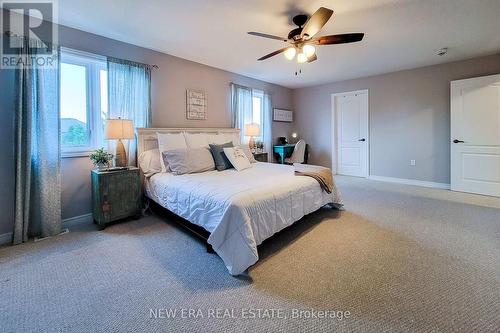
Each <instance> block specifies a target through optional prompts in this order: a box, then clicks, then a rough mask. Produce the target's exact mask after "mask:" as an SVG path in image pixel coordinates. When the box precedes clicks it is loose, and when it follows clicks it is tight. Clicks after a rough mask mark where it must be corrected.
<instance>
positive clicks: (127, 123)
mask: <svg viewBox="0 0 500 333" xmlns="http://www.w3.org/2000/svg"><path fill="white" fill-rule="evenodd" d="M133 138H134V122H133V121H132V120H128V119H108V120H106V131H105V139H107V140H119V139H133Z"/></svg>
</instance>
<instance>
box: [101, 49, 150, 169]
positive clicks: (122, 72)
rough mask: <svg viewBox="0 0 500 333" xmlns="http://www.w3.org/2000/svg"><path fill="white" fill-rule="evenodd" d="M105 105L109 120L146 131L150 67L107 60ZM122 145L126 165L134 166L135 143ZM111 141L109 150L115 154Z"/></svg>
mask: <svg viewBox="0 0 500 333" xmlns="http://www.w3.org/2000/svg"><path fill="white" fill-rule="evenodd" d="M108 103H109V108H108V110H109V115H108V116H109V118H110V119H116V118H118V117H120V118H122V119H130V120H133V121H134V127H135V128H138V127H149V125H150V124H151V66H150V65H145V64H141V63H137V62H133V61H128V60H122V59H116V58H108ZM128 141H129V142H128V144H127V143H125V142H124V144H125V147H126V149H127V146H128V151H127V158H128V165H136V160H137V157H136V155H137V143H136V141H135V140H128ZM115 144H116V143H115V142H114V141H110V144H109V146H108V149H109V151H110V152H114V151H115V150H114V145H115Z"/></svg>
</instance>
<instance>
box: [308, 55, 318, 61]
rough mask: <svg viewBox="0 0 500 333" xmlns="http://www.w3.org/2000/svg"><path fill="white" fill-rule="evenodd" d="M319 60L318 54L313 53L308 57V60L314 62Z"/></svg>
mask: <svg viewBox="0 0 500 333" xmlns="http://www.w3.org/2000/svg"><path fill="white" fill-rule="evenodd" d="M316 60H318V56H317V55H316V53H315V54H313V55H312V56H310V57H309V58H307V62H313V61H316Z"/></svg>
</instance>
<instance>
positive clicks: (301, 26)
mask: <svg viewBox="0 0 500 333" xmlns="http://www.w3.org/2000/svg"><path fill="white" fill-rule="evenodd" d="M332 14H333V10H331V9H328V8H325V7H320V8H319V9H318V10H317V11H316V12H315V13H314V14H313V15H312V16H311V17H308V16H307V15H304V14H301V15H296V16H294V17H293V23H295V24H296V25H297V26H298V28H295V29H293V30H292V31H290V33H289V34H288V38H284V37H279V36H274V35H269V34H263V33H260V32H254V31H250V32H249V33H248V34H250V35H253V36H258V37H264V38H270V39H276V40H281V41H283V42H287V43H289V44H290V46H287V47H284V48H282V49H279V50H276V51H274V52H271V53H269V54H266V55H265V56H263V57H261V58H259V59H257V60H266V59H268V58H271V57H274V56H275V55H277V54H280V53H283V52H284V54H285V57H286V58H287V59H288V60H293V58H295V55H297V62H298V63H299V64H302V63H306V62H313V61H315V60H317V59H318V57H317V55H316V48H315V47H314V45H331V44H345V43H354V42H359V41H361V40H362V39H363V36H364V34H363V33H350V34H339V35H330V36H322V37H314V36H315V35H316V34H317V33H318V32H319V31H320V30H321V28H323V26H324V25H325V24H326V22H328V20H329V19H330V17H331V16H332Z"/></svg>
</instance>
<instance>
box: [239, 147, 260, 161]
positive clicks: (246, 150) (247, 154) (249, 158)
mask: <svg viewBox="0 0 500 333" xmlns="http://www.w3.org/2000/svg"><path fill="white" fill-rule="evenodd" d="M238 147H240V148H241V149H243V152H244V153H245V155H246V156H247V158H248V160H249V161H250V163H257V161H256V160H255V157H253V154H252V152H251V151H250V147H248V145H241V146H238Z"/></svg>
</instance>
